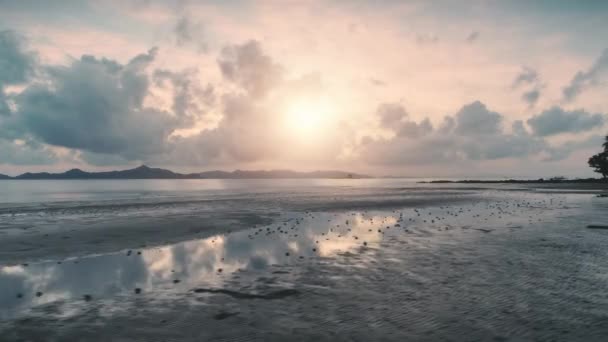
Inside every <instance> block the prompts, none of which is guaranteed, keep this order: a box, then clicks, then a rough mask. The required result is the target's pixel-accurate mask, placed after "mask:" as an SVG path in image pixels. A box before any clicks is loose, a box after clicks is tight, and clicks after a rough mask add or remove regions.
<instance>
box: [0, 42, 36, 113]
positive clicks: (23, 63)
mask: <svg viewBox="0 0 608 342" xmlns="http://www.w3.org/2000/svg"><path fill="white" fill-rule="evenodd" d="M35 64H36V58H35V55H33V54H31V53H29V52H26V51H25V49H24V44H23V39H22V37H20V36H19V35H18V34H17V33H16V32H14V31H0V116H1V115H5V116H6V115H9V114H10V113H11V108H10V106H9V102H8V101H9V99H10V97H9V96H8V95H7V94H6V93H5V90H4V88H5V87H6V86H9V85H16V84H22V83H24V82H26V81H27V80H28V79H29V78H30V76H31V75H32V74H33V73H34V68H35Z"/></svg>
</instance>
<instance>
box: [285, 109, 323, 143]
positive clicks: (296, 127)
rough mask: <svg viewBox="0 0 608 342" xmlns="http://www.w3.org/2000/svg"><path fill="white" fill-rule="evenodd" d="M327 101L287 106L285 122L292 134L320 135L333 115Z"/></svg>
mask: <svg viewBox="0 0 608 342" xmlns="http://www.w3.org/2000/svg"><path fill="white" fill-rule="evenodd" d="M332 112H333V110H332V108H331V106H330V104H329V103H328V102H327V101H322V100H317V101H311V100H308V101H305V100H299V101H293V102H291V103H289V104H288V105H287V108H286V111H285V121H286V126H287V129H288V130H289V132H290V133H295V134H298V135H301V136H311V135H314V134H317V133H319V131H320V130H322V129H323V128H324V127H325V125H326V124H327V122H328V121H329V120H330V119H331V115H333V113H332Z"/></svg>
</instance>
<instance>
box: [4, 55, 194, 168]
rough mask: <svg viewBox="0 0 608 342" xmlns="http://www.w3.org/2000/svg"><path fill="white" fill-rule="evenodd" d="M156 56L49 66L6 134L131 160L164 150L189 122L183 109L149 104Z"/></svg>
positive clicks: (20, 101) (24, 95)
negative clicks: (150, 73)
mask: <svg viewBox="0 0 608 342" xmlns="http://www.w3.org/2000/svg"><path fill="white" fill-rule="evenodd" d="M156 54H157V49H151V50H150V51H148V52H147V53H143V54H140V55H138V56H135V57H134V58H133V59H131V60H130V61H129V62H128V63H126V64H124V65H123V64H120V63H118V62H116V61H113V60H109V59H105V58H101V59H98V58H96V57H93V56H89V55H84V56H82V57H81V58H80V59H78V60H74V61H72V63H71V64H69V65H67V66H47V67H45V73H46V78H45V79H44V81H45V82H38V83H35V84H32V85H30V86H29V87H27V88H26V89H25V90H24V91H23V92H21V93H20V94H19V95H18V96H17V97H16V99H15V100H16V103H17V107H18V110H17V112H16V113H14V115H13V116H12V117H11V118H10V120H7V121H6V122H5V123H4V125H3V128H2V131H3V135H5V136H8V137H13V138H21V137H23V138H32V139H37V140H39V141H41V142H43V143H46V144H49V145H56V146H62V147H68V148H73V149H78V150H83V151H89V152H96V153H106V154H116V155H120V156H122V157H124V158H126V159H139V158H142V157H145V156H147V155H151V154H157V153H162V152H164V151H165V150H166V140H167V137H168V136H169V135H170V134H171V133H172V132H173V130H175V129H176V128H178V127H181V126H182V125H184V124H186V123H190V121H189V120H188V117H187V115H186V114H185V113H183V112H176V113H169V112H166V111H164V110H160V109H156V108H152V107H148V106H146V105H145V104H144V99H145V98H146V96H147V95H148V93H149V91H150V80H149V76H148V74H147V70H148V68H149V66H150V64H151V63H152V62H153V61H154V59H155V57H156Z"/></svg>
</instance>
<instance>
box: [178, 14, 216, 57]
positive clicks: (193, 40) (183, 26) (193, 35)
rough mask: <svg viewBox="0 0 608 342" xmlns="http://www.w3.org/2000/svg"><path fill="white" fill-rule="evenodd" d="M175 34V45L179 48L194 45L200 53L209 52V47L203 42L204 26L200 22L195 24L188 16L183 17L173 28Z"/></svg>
mask: <svg viewBox="0 0 608 342" xmlns="http://www.w3.org/2000/svg"><path fill="white" fill-rule="evenodd" d="M173 34H174V35H175V44H176V45H177V46H186V45H190V44H194V45H195V46H196V47H197V48H198V50H199V51H201V52H207V51H208V46H207V44H206V42H205V41H204V40H203V36H204V31H203V27H202V25H201V24H200V23H198V22H193V21H192V19H191V18H190V17H189V16H187V15H184V16H181V17H180V18H179V19H178V20H177V22H176V23H175V27H174V28H173Z"/></svg>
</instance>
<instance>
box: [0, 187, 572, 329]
mask: <svg viewBox="0 0 608 342" xmlns="http://www.w3.org/2000/svg"><path fill="white" fill-rule="evenodd" d="M518 196H519V197H517V199H516V197H513V199H506V200H501V201H493V200H488V201H481V202H477V203H471V204H462V205H456V206H440V207H428V208H407V209H403V210H392V211H387V210H384V211H355V212H340V213H326V212H325V213H319V212H310V213H301V212H290V213H285V214H284V217H283V218H282V219H281V220H278V221H277V222H276V223H274V224H272V225H268V226H261V227H256V228H252V229H249V230H243V231H238V232H232V233H227V234H221V235H216V236H212V237H209V238H206V239H201V240H192V241H187V242H183V243H179V244H175V245H170V246H165V247H158V248H147V249H146V248H144V249H139V250H135V249H134V250H125V251H121V252H117V253H112V254H104V255H94V256H88V257H82V258H77V259H66V260H60V261H46V262H40V263H33V264H29V265H28V264H23V265H17V266H5V267H0V290H1V291H0V319H11V318H14V317H18V316H20V315H21V314H24V313H27V311H28V310H29V309H31V308H33V307H37V306H41V305H45V304H50V303H54V302H68V303H70V302H82V303H84V302H86V301H90V300H99V299H108V300H112V298H115V297H116V298H118V297H119V296H123V295H131V296H145V295H150V294H153V295H154V296H163V295H167V294H174V293H176V292H181V293H187V292H191V291H194V292H195V293H202V294H206V295H218V294H219V295H227V296H231V297H234V298H240V299H280V298H283V297H287V296H292V295H297V291H295V290H293V289H290V286H291V285H293V284H290V282H289V275H290V272H292V271H293V270H294V269H297V268H298V266H299V265H302V264H303V263H308V262H310V261H311V260H315V261H319V260H322V261H323V262H332V260H334V259H335V258H339V257H345V256H349V255H350V256H353V255H358V254H361V258H360V259H358V260H357V265H356V267H359V268H365V267H369V265H370V262H374V261H373V260H372V259H370V258H372V256H370V255H366V254H364V253H360V252H361V250H365V249H369V250H373V249H376V248H381V247H382V242H383V241H384V240H387V239H394V238H395V237H401V236H411V237H412V243H417V242H416V239H422V240H424V239H427V238H431V237H432V236H434V235H435V234H443V233H446V232H449V233H458V234H470V233H471V232H475V233H477V234H490V233H494V232H497V231H500V230H501V229H502V230H513V229H520V228H521V227H522V226H523V225H525V224H527V223H530V222H535V221H537V220H540V219H541V218H542V217H543V215H545V216H546V215H549V214H550V215H553V214H554V213H550V212H548V211H547V209H550V210H554V209H560V208H562V209H563V206H564V202H563V201H564V199H563V197H551V198H549V197H547V196H533V195H530V196H528V197H523V199H522V196H521V194H520V195H518ZM167 229H170V227H168V228H167ZM418 243H420V242H418ZM260 274H266V275H281V274H282V275H285V277H284V278H286V279H283V283H281V284H280V285H281V286H282V287H283V289H279V290H276V291H272V292H269V293H255V292H252V293H243V292H238V291H234V290H230V289H225V287H226V285H227V284H228V283H229V282H230V284H232V283H233V282H234V281H237V282H241V283H247V282H251V281H255V280H256V279H260V278H259V276H260ZM251 275H253V276H252V277H253V278H249V277H250V276H251ZM335 276H339V274H337V275H335ZM262 279H263V278H262ZM73 314H76V312H68V311H65V310H64V311H62V312H59V313H57V315H59V316H70V315H73Z"/></svg>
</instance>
